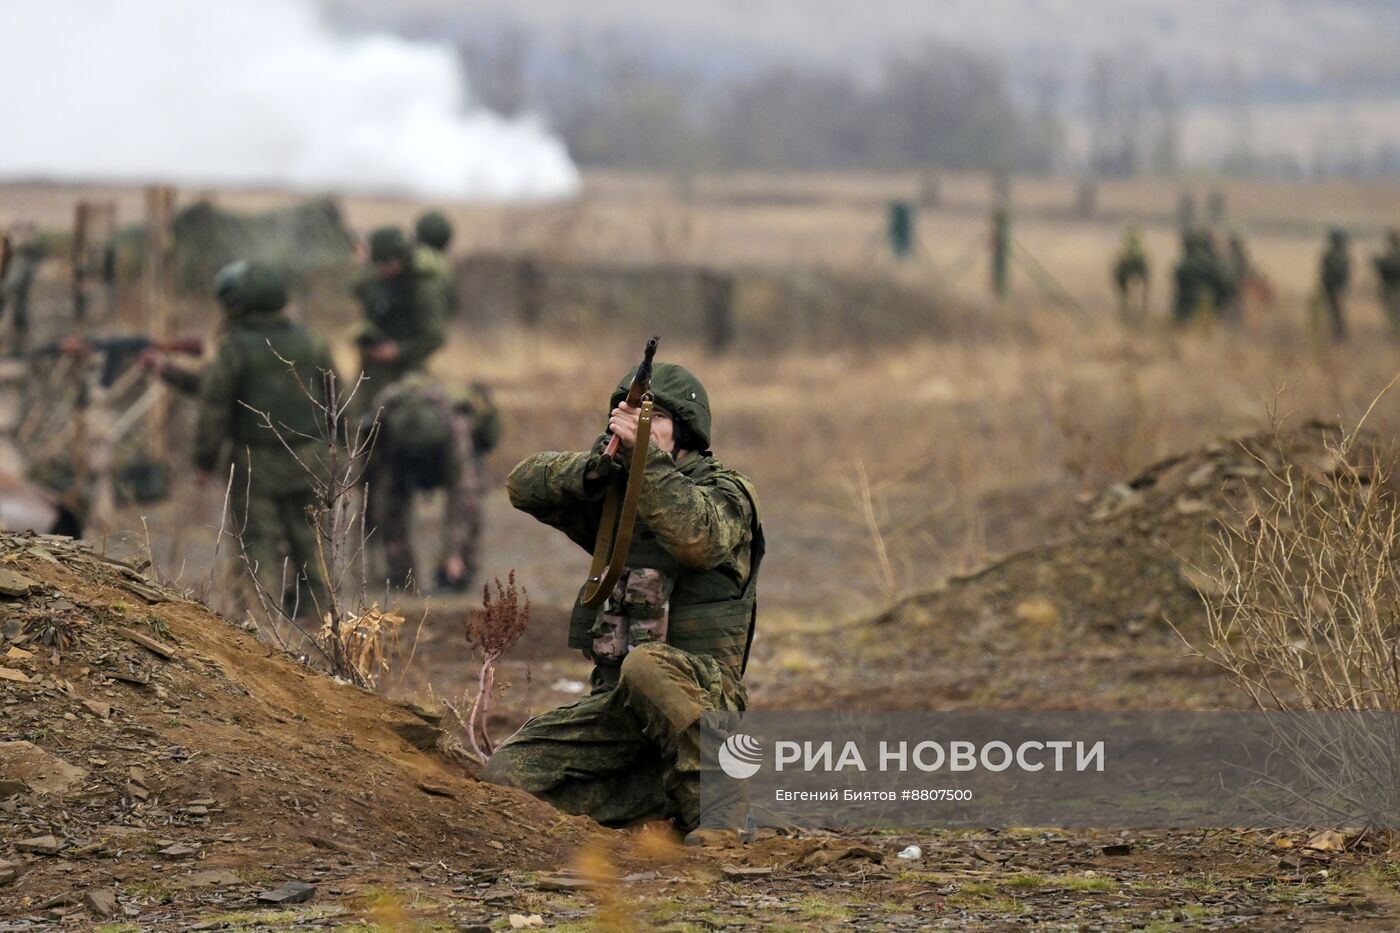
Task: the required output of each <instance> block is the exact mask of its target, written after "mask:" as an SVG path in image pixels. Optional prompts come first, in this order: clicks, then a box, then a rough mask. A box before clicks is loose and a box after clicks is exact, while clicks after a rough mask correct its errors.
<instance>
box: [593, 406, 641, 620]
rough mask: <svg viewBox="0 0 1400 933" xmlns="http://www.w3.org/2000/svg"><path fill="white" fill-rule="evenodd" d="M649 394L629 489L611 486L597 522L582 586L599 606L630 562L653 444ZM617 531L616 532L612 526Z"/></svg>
mask: <svg viewBox="0 0 1400 933" xmlns="http://www.w3.org/2000/svg"><path fill="white" fill-rule="evenodd" d="M651 409H652V400H651V396H650V394H648V395H646V396H643V398H642V410H641V412H640V413H639V414H638V416H637V439H636V442H635V443H634V444H633V446H632V463H631V465H630V466H629V467H628V468H627V492H626V494H623V495H619V493H618V489H617V483H613V484H612V485H610V486H609V487H608V493H607V495H606V496H605V497H604V499H603V514H602V517H601V518H600V519H599V522H598V536H597V538H595V539H594V541H593V565H592V566H591V567H589V568H588V582H587V583H586V584H584V588H583V605H584V606H586V607H588V608H589V609H597V608H598V607H599V606H601V605H603V603H604V602H606V601H607V598H608V596H609V595H611V594H612V591H613V587H614V586H617V581H618V580H620V579H622V571H623V568H624V566H625V565H626V564H627V552H628V551H629V550H630V549H631V547H632V531H633V529H634V528H635V527H636V524H637V502H638V500H640V499H641V496H642V482H643V481H644V480H645V477H646V468H647V446H648V445H649V444H650V443H651ZM614 528H616V529H617V534H616V535H614V534H613V529H614Z"/></svg>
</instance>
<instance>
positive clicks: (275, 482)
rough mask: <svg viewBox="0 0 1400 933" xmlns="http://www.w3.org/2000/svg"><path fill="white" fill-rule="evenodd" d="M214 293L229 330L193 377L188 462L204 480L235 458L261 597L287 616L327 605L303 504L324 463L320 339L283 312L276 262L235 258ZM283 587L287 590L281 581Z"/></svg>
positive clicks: (238, 524) (311, 613) (326, 357)
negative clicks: (195, 414) (195, 410)
mask: <svg viewBox="0 0 1400 933" xmlns="http://www.w3.org/2000/svg"><path fill="white" fill-rule="evenodd" d="M214 291H215V294H216V296H217V297H218V300H219V304H220V306H221V307H222V308H223V311H224V314H225V316H226V324H227V328H226V331H225V334H224V337H223V339H222V340H221V341H220V343H219V346H218V349H217V351H216V352H215V355H214V359H213V361H212V362H211V363H210V364H209V365H208V366H207V367H206V368H205V369H204V371H203V373H202V375H201V376H200V378H199V419H198V423H197V426H196V428H195V436H194V466H195V469H196V470H197V471H198V474H197V480H198V482H199V484H200V485H201V486H208V485H209V483H210V480H211V478H212V477H213V476H215V475H216V474H219V480H218V481H219V482H220V484H222V482H223V475H226V474H220V470H221V467H220V463H221V462H225V463H226V462H227V459H228V458H229V457H231V458H232V461H233V480H232V489H231V497H232V499H231V501H232V503H233V507H234V514H233V528H234V531H235V533H236V534H237V535H238V536H239V538H240V539H241V543H242V547H243V551H244V554H245V556H246V557H247V559H248V562H249V563H250V564H251V569H252V570H253V571H254V572H255V573H256V575H257V580H258V581H259V583H260V585H261V587H262V588H263V589H264V591H265V592H266V593H268V594H269V595H270V596H271V597H272V599H273V600H274V601H276V600H281V602H282V606H283V610H284V612H285V613H286V614H287V616H288V617H291V618H303V619H319V618H320V617H321V616H322V615H323V614H324V613H325V612H326V611H327V609H328V608H329V594H328V591H327V584H326V572H325V567H324V564H323V563H322V561H321V558H320V555H319V552H318V548H317V546H316V544H317V542H316V532H315V529H314V528H313V526H312V524H311V519H310V516H309V514H308V510H309V509H312V508H313V507H314V506H315V504H316V495H315V482H316V476H315V474H314V472H311V471H314V470H317V469H320V468H321V465H322V464H323V463H324V460H325V450H324V445H325V441H323V440H319V438H321V437H322V435H323V434H324V431H323V426H322V420H323V418H324V414H323V412H322V410H321V408H320V407H319V406H320V405H324V404H325V401H326V378H327V375H328V374H332V373H333V372H334V367H333V364H332V362H331V357H330V352H329V351H328V350H327V348H326V346H325V344H324V343H323V342H322V341H321V340H319V339H317V338H316V337H313V336H312V335H311V334H310V333H309V332H308V331H307V330H306V329H305V328H304V327H302V326H301V325H300V324H297V323H295V322H294V321H292V320H291V319H290V318H289V317H287V315H286V313H285V310H284V309H285V308H286V305H287V288H286V285H285V283H284V282H283V279H282V276H281V275H280V274H279V273H278V271H277V270H276V269H274V268H273V267H271V266H269V265H266V264H263V263H258V262H235V263H231V264H229V265H227V266H225V267H224V268H223V269H221V270H219V273H218V274H217V275H216V276H215V278H214ZM284 582H285V584H286V589H285V590H284V588H283V585H284Z"/></svg>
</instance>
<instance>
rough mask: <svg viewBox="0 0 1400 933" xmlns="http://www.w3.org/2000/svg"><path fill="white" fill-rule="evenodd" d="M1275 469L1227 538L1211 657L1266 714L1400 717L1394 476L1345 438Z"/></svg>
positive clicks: (1213, 611) (1223, 536)
mask: <svg viewBox="0 0 1400 933" xmlns="http://www.w3.org/2000/svg"><path fill="white" fill-rule="evenodd" d="M1261 463H1262V461H1261ZM1280 463H1281V465H1280V466H1278V467H1277V468H1274V467H1273V466H1271V465H1270V464H1264V466H1265V467H1266V469H1267V470H1268V473H1269V475H1270V477H1271V479H1272V480H1273V482H1272V483H1270V484H1267V485H1265V486H1264V488H1263V491H1262V492H1261V493H1260V494H1259V498H1258V499H1257V501H1255V503H1254V504H1253V508H1252V511H1251V512H1249V513H1248V514H1242V515H1241V516H1239V518H1240V519H1241V520H1240V521H1239V522H1237V523H1234V524H1227V525H1226V526H1225V527H1224V529H1223V530H1222V531H1221V533H1220V538H1219V540H1218V542H1217V544H1216V547H1215V554H1216V557H1217V558H1218V560H1219V568H1218V570H1217V571H1216V572H1215V574H1214V576H1215V578H1216V579H1215V583H1216V587H1215V590H1216V592H1215V594H1214V595H1213V596H1209V597H1208V598H1207V599H1206V644H1207V645H1208V647H1209V652H1208V653H1206V656H1207V657H1209V658H1210V659H1211V660H1213V661H1215V662H1216V663H1217V664H1219V665H1220V666H1221V667H1223V668H1224V669H1225V670H1226V671H1227V672H1228V673H1229V674H1230V675H1231V677H1232V678H1233V679H1234V680H1235V682H1236V683H1238V684H1239V685H1240V686H1241V687H1243V688H1244V690H1245V691H1246V692H1247V693H1248V694H1249V696H1250V698H1251V700H1253V702H1254V703H1255V705H1256V706H1258V707H1259V708H1261V709H1274V710H1305V711H1331V710H1400V640H1398V638H1397V636H1400V564H1397V559H1400V507H1398V506H1397V502H1396V499H1395V497H1394V496H1393V494H1392V493H1391V491H1390V487H1389V481H1390V464H1389V463H1388V462H1387V460H1386V459H1384V458H1380V457H1376V456H1374V451H1373V450H1372V449H1371V448H1366V449H1365V450H1364V451H1363V452H1361V453H1358V450H1357V448H1356V445H1355V435H1354V434H1353V435H1351V436H1350V437H1341V436H1340V432H1339V436H1338V438H1337V439H1336V440H1335V441H1331V442H1329V443H1328V445H1327V449H1326V453H1325V455H1324V456H1323V457H1321V458H1320V459H1319V458H1313V462H1304V463H1299V462H1297V461H1296V460H1293V459H1291V458H1289V457H1288V456H1284V457H1282V458H1281V459H1280Z"/></svg>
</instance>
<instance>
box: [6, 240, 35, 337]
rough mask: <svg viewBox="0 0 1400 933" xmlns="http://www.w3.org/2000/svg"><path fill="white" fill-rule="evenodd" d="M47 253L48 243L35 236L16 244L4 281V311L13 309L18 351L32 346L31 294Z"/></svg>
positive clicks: (12, 328)
mask: <svg viewBox="0 0 1400 933" xmlns="http://www.w3.org/2000/svg"><path fill="white" fill-rule="evenodd" d="M44 256H45V252H44V244H43V243H41V242H40V241H39V240H38V238H37V237H33V236H31V237H30V238H29V239H28V240H26V241H25V242H22V243H20V244H19V245H18V246H16V247H15V251H14V255H13V256H12V257H11V260H10V268H9V269H8V270H7V271H6V273H5V278H4V280H3V281H0V313H4V312H6V311H8V312H9V318H10V325H9V331H10V338H11V347H12V348H13V349H14V350H15V351H23V350H25V349H27V348H28V346H29V294H30V292H31V291H32V290H33V288H34V279H35V277H36V276H37V275H38V272H39V264H40V263H42V262H43V261H44Z"/></svg>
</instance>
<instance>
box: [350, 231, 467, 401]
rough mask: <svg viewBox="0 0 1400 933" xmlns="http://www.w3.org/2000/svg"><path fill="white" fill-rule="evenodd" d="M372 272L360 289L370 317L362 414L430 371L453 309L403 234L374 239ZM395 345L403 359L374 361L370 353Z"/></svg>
mask: <svg viewBox="0 0 1400 933" xmlns="http://www.w3.org/2000/svg"><path fill="white" fill-rule="evenodd" d="M369 258H370V266H369V267H368V268H367V269H366V270H365V272H364V274H362V275H361V276H360V277H359V279H358V280H357V281H356V283H355V286H354V292H355V297H356V299H358V300H359V302H360V306H361V308H362V309H363V310H364V314H365V325H364V327H363V328H362V329H361V331H360V333H359V335H358V336H357V338H356V343H357V344H358V345H359V347H360V353H361V357H360V369H361V374H362V375H363V376H364V377H365V378H366V379H367V380H368V382H367V383H366V384H364V385H362V386H361V387H360V388H359V390H358V394H357V397H358V398H359V399H360V400H361V401H360V402H359V408H360V411H361V412H362V413H364V412H367V411H368V410H369V408H370V405H369V401H370V399H371V398H372V397H373V396H374V395H375V394H377V393H378V392H380V391H381V390H383V389H384V388H386V387H387V386H388V385H390V384H391V383H394V382H397V381H398V380H399V379H400V378H401V377H402V376H404V375H405V374H407V373H410V372H413V371H415V370H421V369H424V368H426V367H427V364H428V358H429V357H431V356H432V355H433V354H434V353H436V352H437V351H438V349H440V348H441V347H442V345H443V343H444V341H445V340H446V326H447V321H446V318H447V307H446V300H445V298H444V295H443V290H442V287H441V285H440V284H439V283H438V279H437V277H436V276H435V275H434V274H433V273H432V272H431V271H430V270H425V269H422V268H420V267H419V266H418V265H417V264H416V263H415V262H414V261H413V255H412V252H411V250H410V249H409V245H408V241H407V240H406V239H404V235H403V233H402V232H401V231H399V230H398V229H396V228H393V227H381V228H380V229H378V230H375V231H374V232H373V233H372V234H371V235H370V257H369ZM390 343H392V344H393V345H395V346H396V347H397V350H398V352H397V355H396V356H395V358H394V359H392V360H388V361H378V360H373V359H371V358H370V357H369V355H368V353H367V351H369V350H370V349H371V348H373V347H377V346H382V345H385V344H390Z"/></svg>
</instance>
